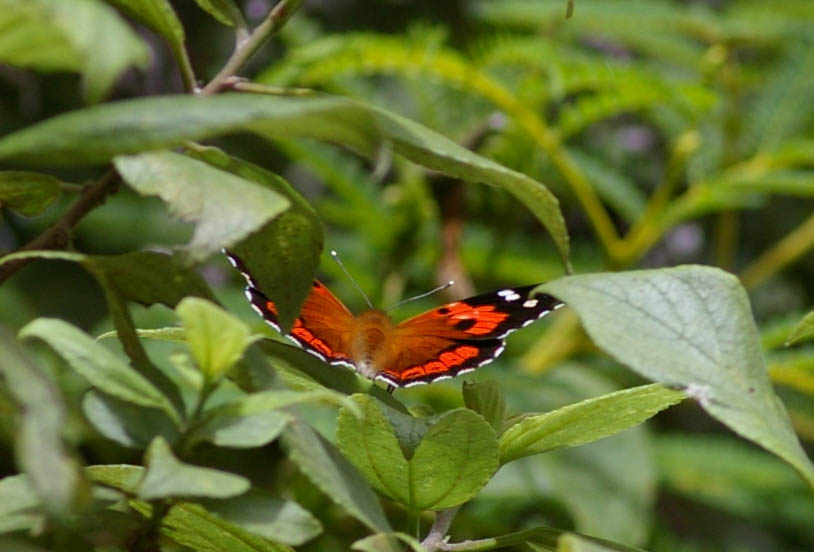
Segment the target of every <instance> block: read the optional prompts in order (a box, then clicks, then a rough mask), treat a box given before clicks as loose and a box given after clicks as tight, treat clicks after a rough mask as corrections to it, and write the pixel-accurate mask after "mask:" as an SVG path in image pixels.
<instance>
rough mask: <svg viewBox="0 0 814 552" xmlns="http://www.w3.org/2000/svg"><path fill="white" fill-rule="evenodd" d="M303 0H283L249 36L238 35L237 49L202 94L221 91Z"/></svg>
mask: <svg viewBox="0 0 814 552" xmlns="http://www.w3.org/2000/svg"><path fill="white" fill-rule="evenodd" d="M301 2H302V0H282V1H281V2H280V3H278V4H277V5H276V6H274V9H272V10H271V11H270V12H269V14H268V15H267V16H266V18H265V19H264V20H263V22H262V23H260V25H258V26H257V28H256V29H255V30H254V31H253V32H252V33H251V34H250V35H249V36H248V38H245V39H243V40H241V38H240V35H238V40H237V44H236V46H235V51H234V52H232V56H231V57H230V58H229V60H228V61H227V62H226V65H224V66H223V69H221V70H220V72H218V74H217V75H215V78H213V79H212V80H211V81H209V84H207V85H206V86H204V87H203V88H202V89H201V91H200V94H201V95H202V96H209V95H211V94H215V93H217V92H219V91H220V90H221V89H222V88H223V87H224V86H226V85H227V84H228V82H229V81H230V80H231V79H232V77H234V76H235V75H236V74H237V72H238V71H239V70H240V68H241V67H243V65H244V64H245V63H246V62H247V61H248V60H249V58H250V57H252V55H253V54H254V53H255V52H256V51H257V49H258V48H260V46H262V45H263V43H264V42H266V41H267V40H268V39H269V38H271V37H272V36H274V35H275V34H276V33H277V32H278V31H279V30H280V29H281V28H282V27H283V25H285V24H286V21H288V20H289V18H290V17H291V16H292V15H294V12H295V11H297V8H299V7H300V3H301Z"/></svg>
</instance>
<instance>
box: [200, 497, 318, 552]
mask: <svg viewBox="0 0 814 552" xmlns="http://www.w3.org/2000/svg"><path fill="white" fill-rule="evenodd" d="M202 506H204V508H206V510H207V511H208V512H210V513H212V514H214V515H216V516H218V517H219V518H221V519H225V520H226V521H229V522H230V523H234V524H235V525H238V526H240V527H242V528H243V529H246V530H247V531H250V532H252V533H254V534H255V535H260V536H261V537H266V538H267V539H270V540H273V541H276V542H281V543H283V544H290V545H292V546H298V545H300V544H303V543H305V542H307V541H309V540H311V539H313V538H314V537H316V536H317V535H319V534H320V533H321V532H322V524H321V523H320V522H319V520H318V519H317V518H315V517H314V516H312V515H311V513H310V512H309V511H308V510H306V509H305V508H303V507H302V506H300V505H299V504H297V503H296V502H294V501H293V500H284V499H282V498H278V497H276V496H272V495H271V494H269V493H267V492H266V491H262V490H260V489H252V490H250V491H249V492H248V493H246V494H244V495H241V496H237V497H234V498H228V499H226V500H207V501H205V502H203V503H202Z"/></svg>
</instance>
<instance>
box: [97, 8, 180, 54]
mask: <svg viewBox="0 0 814 552" xmlns="http://www.w3.org/2000/svg"><path fill="white" fill-rule="evenodd" d="M106 1H107V2H108V3H110V4H113V5H115V6H117V7H118V8H120V9H122V10H124V11H126V12H127V13H128V14H130V15H131V16H133V17H134V18H136V19H138V20H139V21H140V22H142V23H144V25H146V26H147V27H149V28H150V29H152V30H153V31H155V32H157V33H158V34H160V35H161V36H163V37H164V38H165V39H166V40H167V42H169V44H170V47H171V48H172V49H173V50H174V51H176V52H178V51H180V50H181V49H183V47H184V40H186V36H185V34H184V27H183V26H182V25H181V21H179V20H178V16H177V15H175V10H173V9H172V5H171V4H170V3H169V0H106Z"/></svg>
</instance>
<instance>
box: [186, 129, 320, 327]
mask: <svg viewBox="0 0 814 552" xmlns="http://www.w3.org/2000/svg"><path fill="white" fill-rule="evenodd" d="M188 152H189V154H190V155H191V156H193V157H195V158H197V159H200V160H201V161H205V162H206V163H209V164H210V165H212V166H214V167H217V168H219V169H221V170H223V171H226V172H229V173H232V174H235V175H237V176H239V177H241V178H245V179H246V180H249V181H251V182H255V183H257V184H260V185H261V186H264V187H266V188H269V189H270V190H273V191H275V192H277V193H278V194H280V195H282V196H283V197H285V198H287V199H288V200H289V201H290V202H291V207H290V208H289V209H288V210H287V211H285V212H284V213H281V214H280V215H278V216H277V217H275V218H274V219H273V220H271V221H270V222H268V223H266V225H265V226H263V227H262V228H260V229H259V230H258V231H257V232H254V233H253V234H251V235H250V236H249V237H247V238H246V239H245V240H242V241H241V242H240V243H237V244H235V245H234V246H233V247H231V251H232V252H233V253H235V254H236V255H237V256H238V257H239V258H240V260H241V261H242V262H243V264H244V265H245V267H246V268H247V269H248V270H249V271H250V272H251V274H252V278H253V279H254V281H255V282H257V285H258V286H259V288H260V290H261V291H263V293H265V294H266V296H267V297H269V298H270V299H271V300H272V301H274V304H275V305H276V307H277V321H278V323H279V325H280V328H281V329H282V331H283V332H288V331H289V330H290V328H291V325H292V324H293V322H294V319H295V318H296V317H297V316H298V315H299V313H300V306H301V305H302V303H303V301H305V298H306V297H308V294H309V293H311V281H312V280H313V278H314V274H315V273H316V270H317V266H319V254H320V252H321V251H322V246H323V243H324V241H325V230H324V228H323V226H322V221H321V220H320V218H319V216H318V215H317V213H316V211H315V210H314V208H313V207H311V205H310V204H309V203H308V202H307V201H306V200H305V198H304V197H302V196H301V195H300V194H299V193H298V192H297V191H296V190H295V189H294V188H293V187H292V186H291V185H290V184H289V183H288V182H286V181H285V180H284V179H282V178H280V177H279V176H277V175H276V174H274V173H272V172H269V171H267V170H266V169H264V168H262V167H259V166H257V165H254V164H252V163H249V162H248V161H243V160H242V159H238V158H236V157H231V156H229V155H227V154H226V153H224V152H223V151H221V150H219V149H217V148H213V147H203V146H198V145H196V144H190V145H188Z"/></svg>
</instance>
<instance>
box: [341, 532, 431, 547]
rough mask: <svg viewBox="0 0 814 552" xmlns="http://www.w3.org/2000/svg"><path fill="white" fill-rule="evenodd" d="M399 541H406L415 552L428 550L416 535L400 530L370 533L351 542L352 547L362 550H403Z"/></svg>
mask: <svg viewBox="0 0 814 552" xmlns="http://www.w3.org/2000/svg"><path fill="white" fill-rule="evenodd" d="M399 541H401V542H404V543H406V544H407V545H408V546H409V547H410V550H412V551H413V552H426V548H424V547H423V546H421V543H420V542H418V540H416V539H415V537H411V536H410V535H408V534H407V533H399V532H393V533H376V534H375V535H370V536H369V537H365V538H363V539H360V540H358V541H356V542H354V543H353V544H351V545H350V549H351V550H360V551H361V552H402V550H403V547H402V545H401V544H400V543H399Z"/></svg>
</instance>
